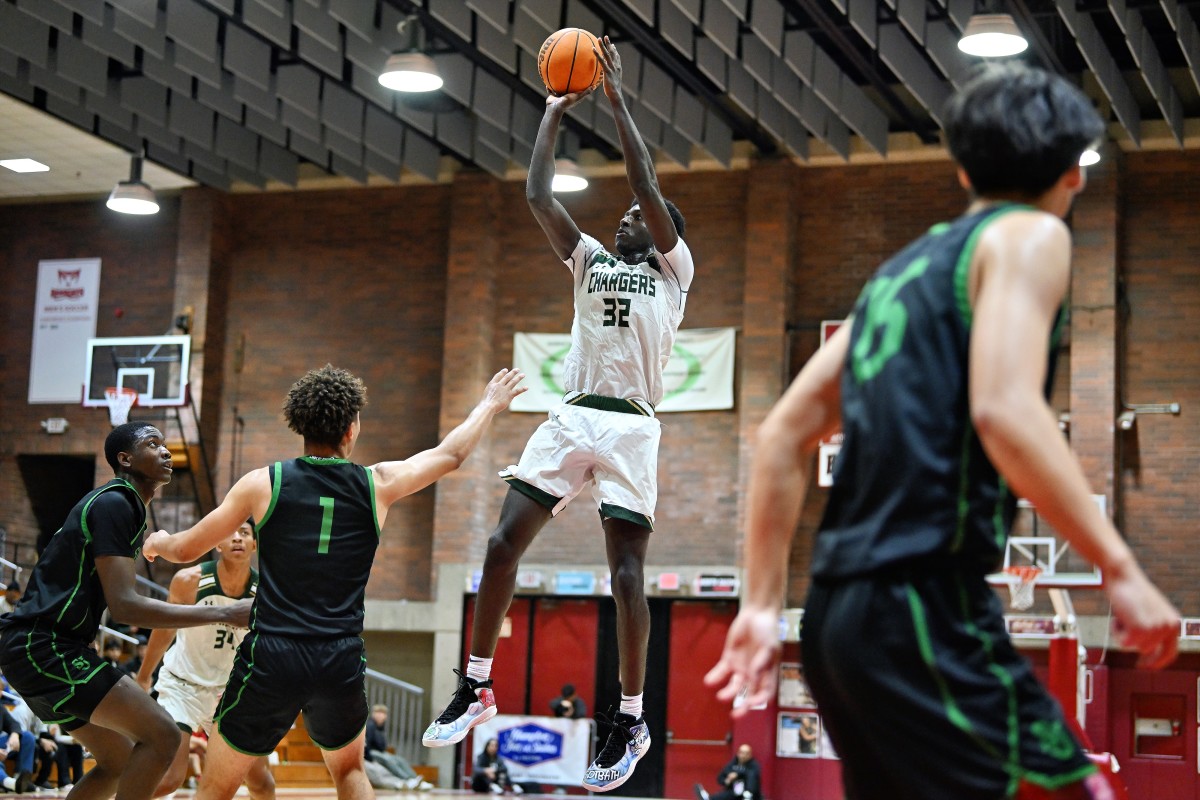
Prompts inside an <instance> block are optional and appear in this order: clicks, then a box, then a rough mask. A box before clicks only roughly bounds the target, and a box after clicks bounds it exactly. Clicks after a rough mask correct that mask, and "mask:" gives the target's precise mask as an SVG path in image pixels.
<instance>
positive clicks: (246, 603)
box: [222, 597, 254, 628]
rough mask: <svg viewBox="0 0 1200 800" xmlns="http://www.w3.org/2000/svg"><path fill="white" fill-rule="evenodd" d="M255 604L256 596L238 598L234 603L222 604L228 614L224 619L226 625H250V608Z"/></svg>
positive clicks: (236, 626) (238, 626)
mask: <svg viewBox="0 0 1200 800" xmlns="http://www.w3.org/2000/svg"><path fill="white" fill-rule="evenodd" d="M253 606H254V598H252V597H249V598H246V599H245V600H238V601H237V602H236V603H234V604H233V605H228V606H222V608H224V609H225V610H226V613H227V616H226V618H225V620H224V622H225V624H226V625H232V626H233V627H235V628H249V627H250V609H251V608H252V607H253Z"/></svg>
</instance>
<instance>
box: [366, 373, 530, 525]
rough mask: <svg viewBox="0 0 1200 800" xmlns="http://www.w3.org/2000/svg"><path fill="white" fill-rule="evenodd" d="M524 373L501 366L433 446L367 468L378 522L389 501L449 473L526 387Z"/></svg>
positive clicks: (393, 500)
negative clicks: (464, 415) (463, 414)
mask: <svg viewBox="0 0 1200 800" xmlns="http://www.w3.org/2000/svg"><path fill="white" fill-rule="evenodd" d="M524 377H525V373H523V372H521V371H520V370H516V369H502V370H500V371H499V372H497V373H496V374H495V375H494V376H492V379H491V381H489V382H488V385H487V387H486V388H485V389H484V391H483V397H482V398H481V399H480V401H479V403H478V404H477V405H476V406H475V408H474V409H473V410H472V411H471V413H470V414H469V415H468V416H467V418H466V419H465V420H463V422H462V423H461V424H460V425H459V426H458V427H456V428H455V429H454V430H452V431H450V433H448V434H446V438H445V439H443V440H442V441H441V442H440V443H439V444H438V445H437V446H436V447H433V448H431V449H429V450H424V451H422V452H420V453H417V454H416V455H414V456H412V457H410V458H408V459H405V460H404V461H383V462H380V463H378V464H376V465H375V466H373V467H371V469H372V471H374V473H375V497H376V502H377V503H378V505H379V512H380V513H379V523H380V524H381V525H382V524H383V518H384V515H385V513H386V511H387V509H388V507H389V506H391V504H392V503H394V502H396V501H397V500H399V499H400V498H401V497H406V496H408V495H410V494H412V493H413V492H418V491H420V490H421V489H424V488H425V487H426V486H428V485H430V484H431V483H433V482H434V481H436V480H437V479H438V478H441V477H442V476H443V475H446V474H447V473H450V472H453V471H454V470H456V469H458V468H459V467H460V466H462V463H463V462H464V461H465V460H466V459H467V456H469V455H470V454H471V451H472V450H474V449H475V446H476V445H477V444H479V440H480V439H481V438H483V434H484V432H485V431H487V429H488V426H490V425H491V424H492V419H493V418H494V417H495V416H496V415H497V414H499V413H500V412H501V411H503V410H504V409H506V408H508V406H509V403H511V402H512V401H513V398H514V397H516V396H517V395H519V394H522V393H524V392H525V391H527V389H528V387H525V386H520V385H519V384H520V383H521V381H522V380H523V379H524Z"/></svg>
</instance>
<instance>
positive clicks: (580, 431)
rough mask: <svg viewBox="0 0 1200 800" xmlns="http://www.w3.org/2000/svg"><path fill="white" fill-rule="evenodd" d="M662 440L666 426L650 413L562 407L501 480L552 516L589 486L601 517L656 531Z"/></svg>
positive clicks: (533, 438)
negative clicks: (543, 507) (655, 509)
mask: <svg viewBox="0 0 1200 800" xmlns="http://www.w3.org/2000/svg"><path fill="white" fill-rule="evenodd" d="M661 436H662V423H660V422H659V421H658V420H657V419H655V418H654V417H653V416H648V415H646V414H645V413H622V412H618V411H601V410H598V409H595V408H585V407H581V406H579V405H573V404H570V403H563V404H562V405H560V406H557V407H556V408H554V409H552V410H551V411H550V413H549V418H548V419H547V420H546V421H545V422H543V423H542V424H541V425H540V426H538V429H537V430H536V431H535V432H534V434H533V436H531V437H530V438H529V441H528V443H526V445H525V452H523V453H522V454H521V460H520V462H519V463H518V464H516V465H514V466H510V467H509V468H508V469H506V470H504V471H503V472H501V473H500V477H502V478H504V479H505V480H506V481H508V482H509V485H511V486H513V488H515V489H517V490H518V491H521V492H523V493H524V494H527V495H529V496H530V497H533V498H534V499H535V500H538V501H539V502H541V503H542V504H543V505H545V506H546V507H547V508H549V509H550V513H552V514H558V512H560V511H562V510H563V509H564V508H566V507H567V504H568V503H570V502H571V501H572V500H573V499H575V496H576V495H577V494H579V493H580V491H582V490H583V488H584V486H586V485H587V484H588V483H589V482H590V483H591V484H592V497H593V498H594V499H595V501H596V507H597V508H598V509H599V511H600V514H601V516H603V517H616V518H618V519H627V520H630V521H632V522H636V523H637V524H639V525H642V526H644V527H647V528H650V529H651V530H653V529H654V507H655V504H656V503H657V502H658V442H659V439H660V438H661ZM528 487H533V489H535V490H536V491H532V492H531V491H528ZM539 493H540V494H539Z"/></svg>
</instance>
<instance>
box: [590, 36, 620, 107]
mask: <svg viewBox="0 0 1200 800" xmlns="http://www.w3.org/2000/svg"><path fill="white" fill-rule="evenodd" d="M596 58H598V59H600V66H602V67H604V93H605V94H606V95H608V99H609V100H616V99H617V98H618V97H620V96H621V54H620V53H618V52H617V46H616V45H615V44H613V43H612V40H610V39H609V38H608V37H607V36H605V37H604V38H603V39H601V40H600V48H599V49H598V50H597V51H596Z"/></svg>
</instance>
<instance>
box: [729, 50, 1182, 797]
mask: <svg viewBox="0 0 1200 800" xmlns="http://www.w3.org/2000/svg"><path fill="white" fill-rule="evenodd" d="M945 119H946V133H947V140H948V144H949V147H950V152H951V154H952V155H953V156H954V159H955V160H956V161H957V162H958V167H959V169H958V174H959V180H960V182H961V183H962V185H963V187H964V188H966V189H967V190H968V191H970V193H971V194H972V196H973V197H972V202H971V204H970V206H969V207H968V208H967V210H966V212H965V213H964V214H963V216H961V217H959V218H958V219H956V220H954V221H952V222H949V223H944V224H940V225H936V226H934V227H933V228H932V229H930V231H929V232H928V233H926V234H925V235H924V236H923V237H921V238H919V239H917V240H916V241H915V242H913V243H912V244H910V245H908V246H907V247H906V248H905V249H903V250H902V251H901V252H900V253H898V254H897V255H896V256H894V257H893V258H892V259H890V260H889V261H887V262H886V263H885V264H884V265H883V266H882V267H880V269H879V271H878V272H877V273H876V274H875V277H874V278H873V279H872V280H871V282H870V283H868V284H867V286H866V288H865V289H864V290H863V292H862V294H861V295H860V297H859V300H858V302H857V303H856V304H855V307H854V311H853V317H852V320H851V321H850V323H849V324H847V325H844V326H842V328H841V329H840V330H838V332H837V333H836V334H835V335H834V337H833V338H832V339H831V340H830V342H829V346H827V347H825V348H823V349H821V350H820V351H819V352H818V353H817V355H815V356H814V357H813V358H812V360H810V361H809V362H808V364H807V365H806V366H805V367H804V369H803V370H802V371H801V372H800V375H799V376H798V377H797V379H796V380H795V382H794V383H793V384H792V386H791V387H790V388H789V389H788V391H787V393H786V394H785V395H784V397H783V399H782V400H780V401H779V403H778V404H777V405H776V406H775V408H774V409H773V410H772V412H771V413H770V415H768V417H767V419H766V420H765V421H764V423H763V425H762V427H761V428H760V429H759V432H758V437H757V438H758V447H757V452H756V453H755V457H754V466H753V470H752V473H751V479H750V497H749V531H748V535H747V540H746V551H745V568H746V597H745V599H744V601H743V604H742V610H741V612H740V613H739V615H738V617H737V619H736V620H735V622H734V624H733V626H732V628H731V629H730V632H729V636H728V638H727V640H726V644H725V651H724V654H723V655H722V657H721V660H720V662H719V663H718V664H717V666H716V667H715V668H714V669H713V670H712V671H711V672H710V673H709V675H708V676H707V677H706V682H707V683H709V684H710V685H714V686H715V685H723V688H722V689H721V690H720V692H719V693H718V696H719V697H722V698H725V699H732V698H733V697H734V696H735V695H736V694H738V693H739V692H741V691H746V692H747V693H748V697H747V698H746V701H747V702H746V703H745V705H744V706H742V710H743V711H744V709H745V708H746V707H748V706H752V705H754V704H755V703H759V702H765V701H766V700H767V698H768V697H770V696H771V695H772V694H773V693H774V683H775V677H774V675H775V673H774V660H775V657H776V656H777V655H778V651H779V647H780V644H779V635H778V619H779V610H780V606H781V604H782V602H783V598H784V590H785V586H786V582H787V569H788V549H789V546H790V543H791V539H792V536H793V534H794V532H795V529H796V525H797V522H798V521H799V518H800V511H801V507H802V506H803V502H804V495H805V490H806V487H807V486H808V484H809V471H810V464H811V461H812V455H813V451H814V450H815V448H816V445H817V442H818V441H819V439H820V438H821V436H822V435H823V434H827V433H828V432H830V431H832V430H834V429H835V427H836V426H837V425H838V424H839V422H840V424H841V425H842V427H843V429H844V433H845V439H844V443H843V447H842V451H841V453H840V454H839V456H838V461H837V465H836V467H835V474H834V486H833V490H832V492H831V494H830V497H829V504H828V507H827V508H826V512H825V517H824V519H823V521H822V523H821V528H820V530H819V532H818V533H817V539H816V543H815V547H814V550H813V563H812V575H813V580H812V585H811V588H810V591H809V596H808V599H807V601H806V603H805V615H804V633H803V641H802V644H801V648H802V654H803V658H804V666H805V671H806V674H807V675H808V677H809V681H810V684H811V687H812V692H813V696H814V697H815V699H816V701H817V703H818V705H819V706H820V707H821V713H822V715H823V717H824V720H825V725H826V729H827V731H828V733H829V736H830V738H831V739H832V741H833V745H834V747H835V748H836V750H837V752H838V754H839V756H840V757H841V758H842V765H843V780H844V783H845V789H846V796H847V797H848V798H851V799H852V800H864V799H875V798H878V799H879V800H883V798H887V799H888V800H894V799H895V798H922V800H935V799H937V798H946V799H947V800H949V798H967V797H969V798H976V799H977V800H987V799H988V798H1001V797H1013V796H1014V795H1017V796H1024V795H1023V794H1019V792H1021V791H1023V787H1025V786H1032V787H1040V788H1041V789H1043V790H1048V791H1051V792H1053V793H1054V794H1053V796H1054V797H1060V798H1067V797H1071V798H1084V797H1089V798H1101V797H1105V798H1108V797H1112V796H1113V795H1112V794H1111V791H1112V789H1111V787H1110V786H1109V784H1108V783H1107V782H1106V781H1105V780H1104V778H1103V777H1102V776H1100V775H1098V774H1097V773H1096V768H1095V767H1094V766H1093V765H1092V764H1091V763H1090V762H1089V760H1088V759H1087V758H1086V756H1085V755H1084V753H1083V752H1082V750H1081V749H1080V746H1079V744H1078V743H1077V742H1076V740H1075V738H1074V737H1073V736H1072V734H1071V732H1070V729H1069V728H1068V726H1067V724H1066V721H1065V720H1064V719H1063V714H1062V710H1061V709H1060V708H1059V706H1058V705H1057V704H1056V703H1055V702H1054V701H1053V700H1052V699H1051V698H1050V697H1049V695H1048V694H1047V693H1046V691H1045V689H1044V688H1043V687H1042V686H1041V685H1040V684H1039V683H1038V682H1037V680H1036V678H1035V677H1034V675H1033V670H1032V668H1031V666H1030V665H1029V663H1028V662H1027V661H1026V660H1025V659H1024V658H1023V657H1021V656H1020V655H1019V654H1018V653H1017V651H1016V649H1015V648H1014V647H1013V645H1012V642H1011V641H1010V639H1009V637H1008V634H1007V632H1006V630H1005V627H1004V618H1003V613H1002V610H1001V607H1000V603H999V600H998V598H997V597H996V595H995V593H994V592H993V590H992V589H991V587H990V586H989V585H988V584H987V582H986V580H985V575H986V574H987V573H988V572H989V571H991V570H992V569H994V568H995V566H996V564H997V563H998V562H999V558H1000V555H1001V553H1002V552H1003V550H1004V546H1005V538H1006V536H1007V533H1008V530H1009V528H1010V526H1011V524H1012V519H1013V514H1014V511H1015V507H1016V500H1015V495H1018V494H1019V495H1021V496H1023V497H1025V498H1027V499H1028V500H1030V501H1031V502H1032V503H1033V505H1034V506H1035V507H1036V508H1037V509H1038V511H1039V513H1040V514H1041V515H1042V516H1044V517H1045V518H1046V519H1047V520H1048V521H1049V522H1050V523H1051V525H1053V526H1054V528H1055V529H1056V530H1058V531H1060V532H1062V534H1063V535H1064V536H1065V537H1066V538H1067V540H1068V541H1069V542H1070V543H1071V545H1072V547H1073V548H1074V549H1075V550H1076V551H1077V552H1080V553H1081V554H1082V555H1083V556H1085V557H1086V558H1088V559H1089V560H1091V561H1092V562H1094V563H1096V564H1097V565H1099V566H1100V567H1101V569H1102V570H1103V572H1104V576H1105V581H1106V583H1105V589H1106V591H1107V592H1108V595H1109V598H1110V599H1111V601H1112V609H1113V614H1114V616H1115V617H1116V620H1117V623H1118V625H1119V627H1120V629H1121V632H1122V633H1123V635H1124V638H1125V640H1126V642H1127V644H1128V645H1129V646H1131V647H1133V648H1134V649H1136V650H1137V651H1139V652H1140V653H1141V663H1142V664H1143V665H1145V666H1150V667H1162V666H1164V665H1166V664H1167V663H1169V662H1170V661H1171V660H1172V659H1173V658H1174V656H1175V652H1176V646H1177V643H1176V636H1177V635H1178V633H1179V616H1178V613H1177V612H1176V610H1175V609H1174V608H1173V607H1172V606H1171V604H1170V603H1169V602H1168V601H1167V600H1166V598H1164V597H1163V596H1162V594H1161V593H1160V592H1159V591H1158V590H1157V589H1156V588H1155V587H1154V586H1153V584H1151V583H1150V581H1149V580H1148V579H1147V578H1146V576H1145V575H1144V574H1143V572H1142V570H1141V569H1140V568H1139V567H1138V564H1137V561H1136V560H1135V558H1134V556H1133V554H1132V552H1131V551H1130V549H1129V547H1128V546H1127V545H1126V544H1125V542H1124V541H1123V540H1122V539H1121V537H1120V536H1119V535H1118V533H1117V531H1116V530H1115V529H1114V528H1113V526H1112V524H1111V523H1110V522H1109V521H1108V519H1107V518H1105V517H1104V516H1103V515H1102V514H1101V513H1100V512H1099V510H1098V509H1097V507H1096V505H1095V503H1093V502H1092V498H1091V495H1090V493H1089V491H1088V488H1087V484H1086V481H1085V479H1084V476H1083V471H1082V469H1081V468H1080V466H1079V463H1078V462H1077V461H1076V459H1075V458H1074V456H1073V455H1072V454H1071V451H1070V449H1069V448H1068V446H1067V443H1066V441H1065V440H1064V438H1063V437H1062V435H1061V434H1060V433H1059V431H1058V427H1057V421H1056V418H1055V415H1054V414H1053V412H1052V411H1051V409H1050V407H1049V405H1048V403H1047V399H1046V396H1047V392H1048V388H1049V385H1050V380H1049V378H1050V377H1051V376H1052V367H1053V360H1054V355H1055V354H1056V353H1057V348H1056V346H1055V335H1054V332H1055V331H1056V329H1057V326H1058V324H1059V323H1060V322H1061V316H1062V313H1063V306H1062V304H1063V298H1064V295H1065V294H1066V291H1067V287H1068V284H1069V281H1070V257H1071V237H1070V232H1069V230H1068V229H1067V226H1066V225H1065V224H1064V223H1063V221H1062V218H1063V217H1065V216H1066V214H1067V213H1068V211H1069V210H1070V208H1071V203H1072V200H1073V199H1074V197H1075V196H1076V194H1078V193H1079V192H1080V191H1082V189H1083V187H1084V182H1085V179H1084V173H1083V171H1082V168H1081V167H1080V166H1079V157H1080V154H1082V153H1083V151H1084V150H1085V149H1086V148H1087V147H1088V146H1090V145H1091V144H1093V143H1094V142H1095V141H1096V140H1097V139H1098V138H1099V137H1100V136H1101V135H1102V134H1103V133H1104V125H1103V123H1102V121H1101V120H1100V119H1099V117H1098V116H1097V115H1096V112H1095V111H1094V110H1093V108H1092V105H1091V103H1090V101H1089V100H1088V99H1087V98H1086V97H1085V96H1084V95H1083V94H1082V93H1081V92H1080V91H1079V90H1078V89H1076V88H1075V87H1073V86H1072V85H1070V84H1069V83H1067V82H1066V81H1065V80H1063V79H1062V78H1059V77H1057V76H1053V75H1050V74H1048V73H1045V72H1042V71H1040V70H1034V69H1030V68H1027V67H1024V66H1021V65H1009V66H1006V67H995V68H992V69H989V70H987V71H984V72H982V73H981V74H979V75H977V76H975V77H974V78H973V79H972V80H971V81H970V82H969V83H968V84H967V85H966V86H965V87H964V88H963V89H962V91H961V92H960V93H959V94H957V95H956V96H955V97H954V98H953V99H952V100H951V102H950V104H949V106H948V108H947V111H946V115H945Z"/></svg>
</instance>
